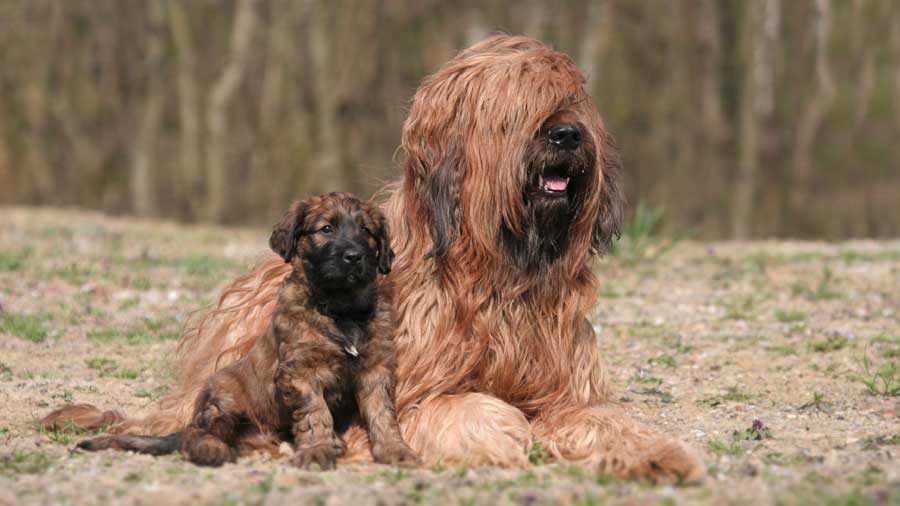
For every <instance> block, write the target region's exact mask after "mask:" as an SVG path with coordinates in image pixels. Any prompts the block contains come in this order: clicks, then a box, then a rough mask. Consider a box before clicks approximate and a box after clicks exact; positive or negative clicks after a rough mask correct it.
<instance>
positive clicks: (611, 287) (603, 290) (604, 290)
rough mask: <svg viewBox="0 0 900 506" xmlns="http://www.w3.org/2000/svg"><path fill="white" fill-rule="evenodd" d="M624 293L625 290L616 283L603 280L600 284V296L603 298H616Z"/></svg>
mask: <svg viewBox="0 0 900 506" xmlns="http://www.w3.org/2000/svg"><path fill="white" fill-rule="evenodd" d="M624 295H625V290H624V289H623V288H622V287H621V286H620V285H618V284H616V283H610V282H609V281H605V282H604V283H603V284H601V285H600V296H601V297H603V298H605V299H618V298H620V297H622V296H624Z"/></svg>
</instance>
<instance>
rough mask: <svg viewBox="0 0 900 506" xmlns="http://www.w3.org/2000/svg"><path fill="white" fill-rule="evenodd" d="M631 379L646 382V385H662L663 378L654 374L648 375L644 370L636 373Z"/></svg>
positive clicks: (636, 381)
mask: <svg viewBox="0 0 900 506" xmlns="http://www.w3.org/2000/svg"><path fill="white" fill-rule="evenodd" d="M631 381H633V382H635V383H644V384H645V385H660V384H662V380H661V379H659V378H656V377H653V376H647V375H645V374H643V372H641V373H639V374H635V375H634V376H632V377H631Z"/></svg>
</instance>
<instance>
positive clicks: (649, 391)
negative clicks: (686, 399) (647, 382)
mask: <svg viewBox="0 0 900 506" xmlns="http://www.w3.org/2000/svg"><path fill="white" fill-rule="evenodd" d="M632 392H634V393H636V394H639V395H652V396H654V397H658V398H659V400H660V401H662V402H664V403H666V404H668V403H670V402H672V400H673V399H674V398H673V397H672V394H670V393H669V392H666V391H664V390H660V389H659V388H656V387H642V388H635V389H633V390H632Z"/></svg>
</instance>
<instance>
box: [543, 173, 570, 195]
mask: <svg viewBox="0 0 900 506" xmlns="http://www.w3.org/2000/svg"><path fill="white" fill-rule="evenodd" d="M567 172H568V170H567V167H565V166H561V167H548V168H547V169H545V170H544V173H543V174H541V175H540V176H539V177H538V188H540V189H541V191H542V192H544V193H545V194H547V195H553V196H561V195H565V193H566V190H567V189H568V188H569V176H568V175H567V174H566V173H567Z"/></svg>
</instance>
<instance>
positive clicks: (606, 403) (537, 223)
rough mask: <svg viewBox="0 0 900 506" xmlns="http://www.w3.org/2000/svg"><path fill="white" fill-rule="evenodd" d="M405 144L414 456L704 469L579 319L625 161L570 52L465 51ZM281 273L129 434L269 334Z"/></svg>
mask: <svg viewBox="0 0 900 506" xmlns="http://www.w3.org/2000/svg"><path fill="white" fill-rule="evenodd" d="M400 155H401V156H400V160H401V169H402V172H403V176H402V180H401V181H399V182H398V183H397V184H395V185H392V186H390V187H388V188H387V189H386V193H387V195H388V198H387V202H386V203H385V205H384V210H385V213H386V217H387V220H388V222H389V223H390V226H391V232H392V234H393V238H394V243H393V244H394V249H395V250H396V252H397V257H396V265H397V267H398V268H397V269H396V270H394V272H393V274H392V275H391V276H390V277H391V279H392V281H393V285H394V289H395V292H394V299H393V300H394V309H395V311H396V314H397V318H398V320H399V322H398V329H397V334H396V338H395V342H396V345H397V353H398V368H397V382H398V384H397V394H396V395H397V409H398V415H399V419H400V428H401V430H402V431H403V433H404V434H405V436H406V438H407V441H409V443H410V445H411V446H412V447H413V448H414V449H416V450H417V451H418V452H419V454H420V455H421V456H422V458H423V459H424V460H425V461H427V462H444V463H447V464H467V465H478V464H496V465H504V466H522V465H527V463H528V450H529V448H530V445H531V444H532V441H533V439H536V440H538V441H540V442H541V444H542V446H543V447H544V448H546V449H547V450H549V451H550V452H551V454H552V455H553V456H554V457H555V458H556V459H558V460H561V461H565V462H572V463H578V464H582V465H585V466H590V467H592V468H594V469H596V470H597V471H598V472H609V473H614V474H617V475H620V476H624V477H635V478H648V479H652V480H658V481H671V480H677V479H685V480H692V479H696V478H699V477H700V476H702V475H703V473H704V469H703V466H702V464H701V463H700V462H699V460H698V459H697V458H696V457H695V456H694V455H693V454H692V453H691V452H690V451H688V450H687V449H686V448H685V447H684V446H682V445H681V444H680V443H677V442H675V441H673V440H670V439H667V438H665V437H662V436H660V435H659V434H657V433H655V432H652V431H650V430H647V429H644V428H642V427H640V426H639V425H638V424H637V423H636V422H634V421H633V420H632V419H630V418H628V417H627V416H626V415H624V414H623V413H621V412H620V411H619V410H618V409H616V407H615V406H614V405H613V403H612V402H610V399H609V397H610V396H609V391H608V385H607V381H606V374H605V370H604V366H603V364H602V362H601V360H600V356H599V346H598V343H597V337H596V336H595V335H594V330H593V326H592V325H591V323H590V322H589V320H588V318H587V316H588V313H589V311H590V310H591V308H592V307H593V305H594V304H595V302H596V296H597V285H598V282H597V278H596V276H595V274H594V272H593V270H592V267H593V265H594V259H595V258H596V257H598V256H599V255H600V254H601V253H603V252H604V251H605V250H606V249H607V248H608V246H609V244H610V241H611V240H612V239H613V237H614V236H616V235H617V234H618V232H619V227H620V225H621V222H622V214H623V211H622V208H623V197H622V192H621V190H620V186H619V176H620V168H619V165H618V162H617V157H616V155H615V153H614V150H613V148H612V145H611V141H610V137H609V135H608V134H607V133H606V131H605V130H604V128H603V122H602V121H601V119H600V115H599V114H598V112H597V108H596V106H595V105H594V102H593V101H592V99H591V97H590V96H589V95H588V93H587V91H586V90H585V78H584V76H583V75H582V73H581V72H580V71H579V69H578V68H577V67H576V66H575V64H574V63H573V62H572V60H571V59H570V58H569V57H568V56H566V55H564V54H560V53H558V52H555V51H553V50H551V49H549V48H547V47H546V46H544V45H542V44H541V43H539V42H537V41H535V40H532V39H528V38H524V37H510V36H505V35H498V36H494V37H491V38H488V39H486V40H484V41H482V42H479V43H478V44H476V45H474V46H472V47H471V48H469V49H466V50H465V51H463V52H462V53H460V54H459V55H458V56H457V57H456V58H454V59H453V60H451V61H450V62H449V63H447V64H446V65H445V66H444V67H443V68H441V69H440V70H438V71H437V72H435V73H434V74H432V75H431V76H429V77H427V78H425V80H424V82H423V83H422V85H421V87H420V88H419V90H418V91H417V92H416V95H415V97H414V98H413V101H412V105H411V107H410V112H409V117H408V119H407V120H406V123H405V125H404V127H403V136H402V144H401V149H400ZM273 184H277V182H273ZM289 271H290V269H288V268H286V267H285V266H283V265H282V262H280V261H279V260H278V259H275V258H273V259H272V260H269V261H266V262H263V263H262V264H260V265H259V266H257V268H256V269H255V270H254V271H253V272H252V273H250V274H248V275H246V276H244V277H241V278H239V279H237V280H235V281H234V282H233V283H232V284H231V285H230V286H229V287H228V288H227V289H226V290H225V292H224V293H223V295H222V298H221V299H220V301H219V305H218V307H217V308H216V309H215V310H213V311H212V312H211V313H209V314H208V316H207V317H206V318H205V319H204V320H203V321H202V322H201V324H200V325H199V326H198V327H197V328H195V329H194V330H193V331H192V332H190V333H188V334H186V335H185V336H184V338H183V339H182V342H181V348H180V350H181V353H180V355H179V357H178V365H179V366H180V369H181V371H182V375H181V377H180V378H179V384H178V388H177V389H176V390H175V391H174V392H173V394H172V395H171V396H170V397H169V398H168V399H166V400H165V401H164V403H163V406H162V408H163V409H162V411H160V412H158V413H155V414H152V415H150V416H149V417H147V418H144V419H131V420H123V421H122V422H121V425H120V429H119V430H126V431H136V432H143V431H158V432H165V431H171V430H173V429H178V428H180V427H183V426H184V425H186V424H187V423H188V422H189V420H190V418H189V413H190V405H191V404H192V403H193V400H194V399H195V398H196V397H197V395H198V393H199V391H200V390H201V388H202V385H203V382H204V381H205V380H206V378H207V377H209V375H210V374H212V372H213V371H214V370H215V367H216V365H215V363H216V361H217V359H220V363H228V362H231V361H234V360H236V359H238V358H239V357H241V356H243V355H244V354H245V353H246V352H247V350H248V349H249V348H250V347H251V346H252V344H253V342H254V341H255V340H256V339H257V338H258V337H259V336H261V335H263V334H264V333H265V326H266V325H267V322H268V318H269V315H270V314H271V312H272V311H273V309H274V304H275V299H276V296H275V291H276V289H277V287H278V286H279V284H280V280H281V279H282V277H283V276H285V275H286V274H287V273H288V272H289ZM74 415H78V416H73V417H71V418H74V419H75V420H74V421H75V422H76V423H79V422H84V424H87V425H90V423H91V422H95V423H96V422H97V421H99V420H102V419H103V417H104V416H105V417H106V419H107V420H109V419H110V417H113V418H115V419H120V418H121V415H118V414H115V413H109V412H107V413H102V412H100V411H99V410H96V409H93V410H91V411H85V412H83V413H74ZM344 439H345V441H346V442H347V444H348V448H347V458H352V457H359V456H364V455H366V451H365V446H366V445H365V442H366V438H365V432H364V431H363V430H362V428H361V427H358V426H356V427H351V428H350V429H349V430H348V432H347V433H346V434H345V437H344Z"/></svg>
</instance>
